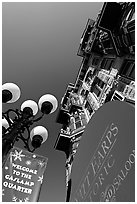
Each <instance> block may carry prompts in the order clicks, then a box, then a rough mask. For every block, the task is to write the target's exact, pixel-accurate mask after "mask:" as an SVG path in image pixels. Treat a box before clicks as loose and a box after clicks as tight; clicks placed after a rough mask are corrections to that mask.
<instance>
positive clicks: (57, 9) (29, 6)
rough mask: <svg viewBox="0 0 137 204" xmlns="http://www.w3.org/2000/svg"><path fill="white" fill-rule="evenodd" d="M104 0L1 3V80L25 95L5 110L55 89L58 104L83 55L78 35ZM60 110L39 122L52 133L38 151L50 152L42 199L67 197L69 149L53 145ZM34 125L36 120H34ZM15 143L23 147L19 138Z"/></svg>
mask: <svg viewBox="0 0 137 204" xmlns="http://www.w3.org/2000/svg"><path fill="white" fill-rule="evenodd" d="M102 5H103V3H102V2H88V3H87V2H85V3H84V2H75V3H74V2H68V3H67V2H62V3H59V2H50V3H48V2H43V3H38V2H36V3H34V2H32V3H21V2H20V3H19V2H18V3H7V2H4V3H3V4H2V77H3V78H2V81H3V84H4V83H6V82H13V83H16V84H17V85H18V86H19V87H20V89H21V93H22V95H21V97H20V99H19V100H18V101H17V102H16V103H14V104H6V105H3V110H4V111H5V110H6V109H8V108H11V107H12V108H18V109H20V105H21V104H22V103H23V102H24V101H25V100H28V99H31V100H34V101H36V102H38V100H39V98H40V97H41V96H42V95H44V94H46V93H51V94H53V95H54V96H55V97H56V98H57V100H58V102H59V104H60V101H61V98H62V96H63V94H64V92H65V89H66V87H67V85H68V83H70V82H72V83H74V82H75V79H76V76H77V73H78V70H79V68H80V64H81V60H82V58H80V57H79V56H77V50H78V47H79V43H80V38H81V35H82V33H83V30H84V28H85V25H86V23H87V20H88V18H91V19H96V17H97V14H98V12H99V10H100V9H101V7H102ZM57 113H58V110H57V111H56V112H55V113H53V114H51V115H48V116H46V117H45V118H44V119H42V120H41V121H39V122H38V123H37V125H43V126H45V127H46V128H47V129H48V132H49V137H48V140H47V141H46V143H44V144H43V145H42V146H41V148H40V149H38V150H37V151H36V154H40V155H43V156H45V157H48V166H47V169H46V172H45V179H44V182H43V186H42V190H41V195H40V200H39V201H41V202H42V201H46V202H48V201H49V202H50V201H53V202H56V201H58V202H59V201H60V202H61V201H65V154H63V153H62V152H59V151H56V150H55V149H54V144H55V141H56V138H57V136H58V134H59V131H60V127H61V125H60V124H57V123H56V122H55V120H56V116H57ZM35 126H36V124H35ZM16 146H19V147H23V145H22V144H20V143H16Z"/></svg>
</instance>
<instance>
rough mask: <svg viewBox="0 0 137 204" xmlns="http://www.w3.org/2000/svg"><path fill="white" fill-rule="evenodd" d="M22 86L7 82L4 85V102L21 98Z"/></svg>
mask: <svg viewBox="0 0 137 204" xmlns="http://www.w3.org/2000/svg"><path fill="white" fill-rule="evenodd" d="M20 94H21V92H20V88H19V87H18V86H17V85H16V84H14V83H5V84H3V85H2V101H3V102H4V103H13V102H15V101H17V100H18V99H19V98H20Z"/></svg>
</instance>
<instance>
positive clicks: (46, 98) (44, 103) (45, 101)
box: [38, 94, 58, 114]
mask: <svg viewBox="0 0 137 204" xmlns="http://www.w3.org/2000/svg"><path fill="white" fill-rule="evenodd" d="M38 105H39V109H40V110H41V112H43V113H45V114H49V113H53V112H54V111H55V110H56V109H57V106H58V101H57V99H56V98H55V96H53V95H51V94H46V95H43V96H42V97H41V98H40V99H39V102H38Z"/></svg>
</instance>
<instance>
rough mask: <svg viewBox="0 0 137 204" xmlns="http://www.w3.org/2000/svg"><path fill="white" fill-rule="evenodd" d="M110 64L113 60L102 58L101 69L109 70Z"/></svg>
mask: <svg viewBox="0 0 137 204" xmlns="http://www.w3.org/2000/svg"><path fill="white" fill-rule="evenodd" d="M112 63H113V59H108V58H104V59H103V60H102V63H101V68H102V69H106V70H110V68H111V66H112Z"/></svg>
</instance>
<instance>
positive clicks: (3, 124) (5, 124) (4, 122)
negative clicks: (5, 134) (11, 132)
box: [2, 118, 9, 129]
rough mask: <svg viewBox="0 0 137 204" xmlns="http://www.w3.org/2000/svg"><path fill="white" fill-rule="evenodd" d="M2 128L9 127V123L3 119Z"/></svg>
mask: <svg viewBox="0 0 137 204" xmlns="http://www.w3.org/2000/svg"><path fill="white" fill-rule="evenodd" d="M2 127H4V128H5V129H7V128H8V127H9V123H8V121H7V120H6V119H5V118H2Z"/></svg>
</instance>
